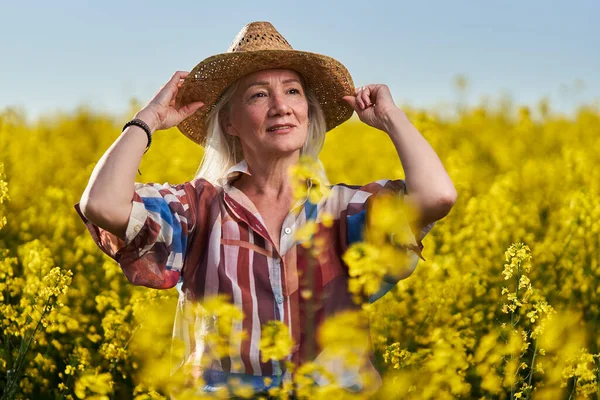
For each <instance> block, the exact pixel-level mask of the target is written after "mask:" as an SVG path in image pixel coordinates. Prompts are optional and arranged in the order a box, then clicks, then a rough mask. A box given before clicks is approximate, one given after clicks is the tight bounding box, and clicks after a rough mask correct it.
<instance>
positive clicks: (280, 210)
mask: <svg viewBox="0 0 600 400" xmlns="http://www.w3.org/2000/svg"><path fill="white" fill-rule="evenodd" d="M249 199H250V200H251V201H252V203H254V206H255V207H256V210H257V211H258V213H259V214H260V216H261V217H262V219H263V221H264V225H265V228H266V229H267V232H268V234H269V237H270V238H271V240H272V241H273V244H275V247H276V248H278V249H279V245H280V243H279V239H280V237H281V230H282V227H283V223H284V221H285V219H286V217H287V216H288V214H289V212H290V209H291V207H292V199H291V198H289V199H284V200H281V199H279V200H277V199H269V198H265V197H250V196H249Z"/></svg>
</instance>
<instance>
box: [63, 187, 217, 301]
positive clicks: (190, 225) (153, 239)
mask: <svg viewBox="0 0 600 400" xmlns="http://www.w3.org/2000/svg"><path fill="white" fill-rule="evenodd" d="M207 185H210V183H208V182H207V181H205V180H203V179H202V180H200V179H199V180H194V181H191V182H185V183H182V184H176V185H171V184H169V183H168V182H167V183H164V184H162V185H161V184H158V183H135V188H134V193H133V201H132V209H131V214H130V215H129V221H128V223H127V229H126V233H125V240H124V241H123V240H122V239H121V238H119V237H117V236H116V235H114V234H112V233H111V232H108V231H107V230H105V229H102V228H100V227H99V226H97V225H94V224H93V223H92V222H90V221H89V220H88V219H87V218H85V216H84V215H83V213H82V212H81V209H80V206H79V203H77V204H75V209H76V210H77V213H78V214H79V216H80V217H81V219H82V220H83V222H84V224H85V226H86V227H87V229H88V231H89V232H90V234H91V236H92V239H93V240H94V242H95V243H96V245H98V247H99V248H100V249H101V250H102V251H103V252H104V253H106V254H107V255H108V256H109V257H111V258H112V259H114V260H115V261H116V262H117V263H119V265H120V267H121V269H122V270H123V272H124V274H125V276H126V277H127V279H128V280H129V281H130V282H131V283H133V284H135V285H141V286H147V287H151V288H156V289H167V288H171V287H174V286H175V285H176V284H177V282H178V280H179V277H180V275H181V269H182V267H183V261H184V259H185V256H186V251H187V248H188V244H189V239H190V237H191V236H192V234H193V233H194V230H195V229H196V220H197V218H196V213H197V204H199V202H200V197H201V196H202V193H203V192H204V190H203V189H204V188H205V187H206V186H207Z"/></svg>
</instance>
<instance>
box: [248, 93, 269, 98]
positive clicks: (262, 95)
mask: <svg viewBox="0 0 600 400" xmlns="http://www.w3.org/2000/svg"><path fill="white" fill-rule="evenodd" d="M264 96H266V93H264V92H258V93H254V94H253V95H252V96H250V97H251V98H255V97H264Z"/></svg>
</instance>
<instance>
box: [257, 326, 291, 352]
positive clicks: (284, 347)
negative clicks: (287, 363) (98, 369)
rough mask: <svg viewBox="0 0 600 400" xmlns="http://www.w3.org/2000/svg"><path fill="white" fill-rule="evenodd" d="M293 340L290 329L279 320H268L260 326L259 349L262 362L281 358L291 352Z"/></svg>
mask: <svg viewBox="0 0 600 400" xmlns="http://www.w3.org/2000/svg"><path fill="white" fill-rule="evenodd" d="M293 346H294V340H293V339H292V337H291V335H290V331H289V329H288V327H287V325H285V324H284V323H283V322H281V321H269V322H267V323H266V324H264V325H263V326H262V332H261V337H260V345H259V348H260V351H261V355H260V357H261V360H262V362H267V361H268V360H276V361H277V360H282V359H284V358H285V357H287V356H288V355H289V354H290V353H291V352H292V347H293Z"/></svg>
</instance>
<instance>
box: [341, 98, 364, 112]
mask: <svg viewBox="0 0 600 400" xmlns="http://www.w3.org/2000/svg"><path fill="white" fill-rule="evenodd" d="M342 100H344V101H345V102H346V103H348V104H350V106H351V107H352V108H353V109H354V111H356V112H359V111H360V110H359V108H358V107H359V106H358V103H357V102H356V97H354V96H344V97H342Z"/></svg>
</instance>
